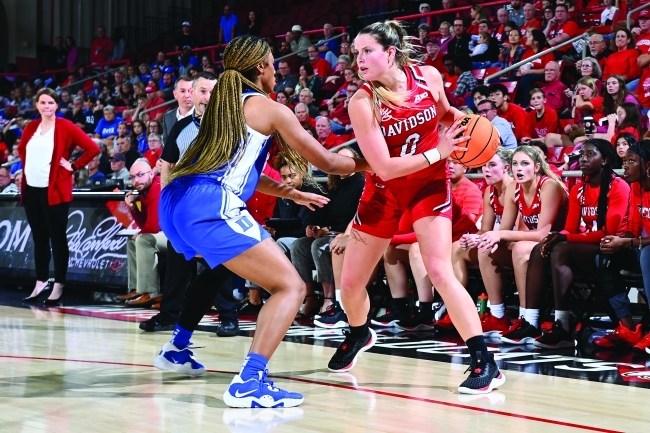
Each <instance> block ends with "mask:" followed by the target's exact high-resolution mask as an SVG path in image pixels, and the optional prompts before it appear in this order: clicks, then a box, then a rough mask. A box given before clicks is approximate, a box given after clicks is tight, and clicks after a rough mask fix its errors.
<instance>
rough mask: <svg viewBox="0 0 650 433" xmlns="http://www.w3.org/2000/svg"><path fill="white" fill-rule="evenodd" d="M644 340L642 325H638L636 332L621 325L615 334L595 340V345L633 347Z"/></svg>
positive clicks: (615, 330)
mask: <svg viewBox="0 0 650 433" xmlns="http://www.w3.org/2000/svg"><path fill="white" fill-rule="evenodd" d="M642 338H643V333H642V332H641V324H638V325H636V330H635V331H631V330H630V329H627V328H626V327H625V326H623V325H622V324H620V323H619V325H618V328H616V329H614V331H613V332H611V333H609V334H607V335H605V336H604V337H599V338H596V339H594V344H595V345H596V346H598V347H632V346H634V345H635V344H637V343H638V342H639V341H641V339H642Z"/></svg>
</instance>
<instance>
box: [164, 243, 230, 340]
mask: <svg viewBox="0 0 650 433" xmlns="http://www.w3.org/2000/svg"><path fill="white" fill-rule="evenodd" d="M203 264H204V265H205V269H204V270H203V271H202V272H201V273H200V274H199V275H198V276H197V277H196V279H195V281H194V282H193V285H196V286H197V287H195V288H194V289H193V290H190V292H189V293H188V295H187V299H186V301H187V302H186V305H185V308H183V300H185V294H186V293H187V285H188V283H189V280H190V278H191V276H192V273H193V272H194V271H195V270H196V265H197V260H189V261H188V260H185V256H184V255H183V254H181V253H179V252H177V251H176V250H175V249H174V247H173V245H172V244H171V242H169V241H167V265H166V270H165V282H164V283H163V287H162V294H163V298H162V302H161V303H160V313H159V314H158V315H157V319H158V322H159V323H163V324H169V323H176V322H178V321H179V318H180V316H181V311H187V310H189V313H186V314H187V316H188V317H190V320H189V323H193V322H194V321H196V323H194V327H196V325H197V324H198V323H199V322H198V321H200V320H201V318H202V317H203V315H204V314H205V312H206V311H207V310H208V308H209V307H210V304H211V303H212V302H214V304H215V305H216V306H217V311H218V312H219V320H221V321H223V320H226V321H231V322H237V321H238V319H239V312H238V311H237V307H238V306H239V303H238V302H237V299H235V298H234V297H233V296H232V291H233V289H234V288H235V287H236V284H237V280H238V277H237V276H236V275H234V274H233V273H232V272H230V271H228V270H227V269H225V268H224V267H223V266H219V267H217V268H215V269H210V268H209V266H207V263H203ZM199 277H200V278H199ZM199 312H200V316H199ZM197 319H198V321H197ZM186 325H187V323H186ZM181 326H182V325H181ZM183 328H184V329H187V330H189V329H190V328H185V326H183ZM192 329H193V328H192Z"/></svg>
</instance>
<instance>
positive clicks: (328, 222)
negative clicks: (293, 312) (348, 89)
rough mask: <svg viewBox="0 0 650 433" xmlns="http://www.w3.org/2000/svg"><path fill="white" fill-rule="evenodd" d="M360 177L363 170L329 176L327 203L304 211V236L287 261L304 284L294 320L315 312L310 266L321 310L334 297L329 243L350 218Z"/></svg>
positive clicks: (361, 182) (346, 150)
mask: <svg viewBox="0 0 650 433" xmlns="http://www.w3.org/2000/svg"><path fill="white" fill-rule="evenodd" d="M337 153H340V154H341V155H344V156H349V157H358V154H357V153H356V152H355V151H354V150H352V149H351V148H349V147H344V148H342V149H339V150H338V152H337ZM364 177H365V175H364V174H363V173H350V174H348V175H329V176H328V182H327V193H328V196H329V198H330V202H329V203H328V204H326V205H325V206H324V207H323V208H320V209H318V210H317V211H316V212H310V213H309V214H308V217H307V218H308V225H307V228H306V231H305V233H306V236H305V237H301V238H300V239H297V240H296V241H295V242H293V243H292V245H291V262H292V263H293V265H294V266H295V268H296V269H297V270H298V273H299V274H300V276H301V277H302V279H303V281H304V282H305V284H306V286H307V295H306V297H305V299H306V300H305V304H304V306H303V308H302V310H301V311H300V312H299V313H298V315H297V316H296V319H310V318H313V316H314V315H315V314H316V313H317V312H319V308H320V303H319V301H318V298H317V297H316V292H315V288H316V287H315V283H314V279H313V277H312V269H313V268H316V272H317V281H318V282H320V283H321V285H322V286H323V293H324V297H325V301H326V302H325V303H324V304H323V306H322V310H321V312H323V311H325V309H327V307H329V306H330V305H331V304H332V303H333V302H334V300H335V298H334V294H335V287H334V274H333V270H332V253H331V251H330V248H329V246H330V243H331V242H332V240H333V239H334V237H333V236H332V235H334V234H339V233H343V232H345V230H346V227H347V226H348V224H349V223H350V221H352V218H354V215H355V213H356V211H357V207H358V205H359V200H360V199H361V193H362V192H363V186H364V184H365V181H364Z"/></svg>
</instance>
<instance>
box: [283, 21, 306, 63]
mask: <svg viewBox="0 0 650 433" xmlns="http://www.w3.org/2000/svg"><path fill="white" fill-rule="evenodd" d="M286 40H287V42H289V43H290V44H291V52H293V53H296V55H297V56H298V57H300V58H301V59H302V60H308V59H309V53H308V52H307V50H308V48H309V46H310V45H311V41H310V40H309V38H308V37H307V36H306V35H304V34H303V33H302V27H300V26H299V25H297V24H296V25H294V26H293V27H291V32H288V33H287V37H286Z"/></svg>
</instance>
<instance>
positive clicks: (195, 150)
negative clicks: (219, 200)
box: [169, 36, 309, 182]
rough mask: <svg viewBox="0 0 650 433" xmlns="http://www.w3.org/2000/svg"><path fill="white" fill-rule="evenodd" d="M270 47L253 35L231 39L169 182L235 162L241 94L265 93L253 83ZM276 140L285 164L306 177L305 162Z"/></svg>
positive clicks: (241, 133) (242, 136)
mask: <svg viewBox="0 0 650 433" xmlns="http://www.w3.org/2000/svg"><path fill="white" fill-rule="evenodd" d="M270 54H271V48H270V47H269V45H268V44H267V43H266V41H265V40H263V39H260V38H258V37H255V36H241V37H237V38H235V39H233V40H232V41H231V42H230V43H229V44H228V46H226V49H225V50H224V53H223V66H224V68H225V72H224V73H223V74H221V76H220V77H219V80H218V81H217V84H216V86H215V88H214V90H213V91H212V95H211V96H210V102H209V103H208V106H207V108H206V110H205V113H204V114H203V118H202V120H201V127H200V128H199V133H198V135H197V137H196V139H195V140H194V141H193V142H192V144H191V145H190V147H189V148H188V150H187V152H185V155H183V157H182V158H181V160H180V161H179V162H178V164H177V165H176V166H175V167H174V168H173V170H172V172H171V174H170V176H169V181H170V182H171V181H172V180H174V179H176V178H178V177H181V176H189V175H194V174H206V173H211V172H214V171H217V170H218V171H225V170H227V169H228V168H229V167H230V166H234V165H236V164H237V163H238V162H239V159H240V158H241V156H242V152H239V150H240V146H242V144H243V143H245V141H246V139H247V136H248V132H247V130H246V121H245V119H244V104H243V101H242V93H243V92H244V91H245V90H253V91H255V92H258V93H260V94H262V95H264V96H266V97H268V94H266V92H264V91H263V90H262V89H261V88H260V87H258V86H257V85H256V84H255V80H256V77H257V75H258V70H257V66H258V65H259V64H261V63H262V64H264V65H265V66H267V65H268V57H269V55H270ZM275 135H276V141H277V143H278V147H279V148H280V153H281V155H282V157H283V158H284V160H285V161H287V163H288V164H289V166H291V168H293V169H294V170H295V171H296V172H298V173H300V174H302V175H303V176H305V177H306V178H309V176H308V175H307V163H306V161H305V160H304V159H303V158H302V157H301V156H300V155H299V154H298V153H297V152H296V151H295V150H293V149H292V148H290V147H289V146H288V145H287V144H286V143H285V141H284V140H283V139H282V137H280V135H279V134H277V132H276V133H275Z"/></svg>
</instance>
